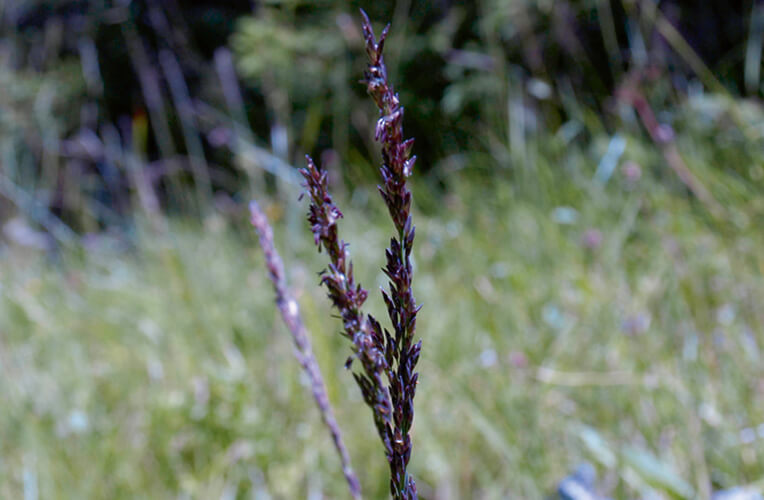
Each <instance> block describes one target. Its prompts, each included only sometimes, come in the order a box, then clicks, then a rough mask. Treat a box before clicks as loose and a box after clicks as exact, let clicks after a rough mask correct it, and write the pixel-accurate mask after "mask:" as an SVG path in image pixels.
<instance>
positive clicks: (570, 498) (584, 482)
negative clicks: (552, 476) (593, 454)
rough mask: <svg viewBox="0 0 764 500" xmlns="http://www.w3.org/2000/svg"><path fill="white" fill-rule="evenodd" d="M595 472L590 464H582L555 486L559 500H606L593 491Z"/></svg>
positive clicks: (595, 478)
mask: <svg viewBox="0 0 764 500" xmlns="http://www.w3.org/2000/svg"><path fill="white" fill-rule="evenodd" d="M596 480H597V471H596V470H595V469H594V466H593V465H592V464H590V463H586V462H585V463H582V464H581V465H579V466H578V467H577V468H576V470H575V471H573V473H572V474H571V475H569V476H568V477H566V478H565V479H563V480H562V481H560V483H559V484H558V485H557V497H558V498H559V500H606V499H605V498H604V497H601V496H599V495H598V494H597V493H596V491H594V490H595V481H596Z"/></svg>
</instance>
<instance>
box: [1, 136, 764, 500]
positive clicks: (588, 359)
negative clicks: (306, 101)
mask: <svg viewBox="0 0 764 500" xmlns="http://www.w3.org/2000/svg"><path fill="white" fill-rule="evenodd" d="M688 140H691V138H688ZM626 142H627V145H626V149H625V152H624V156H625V157H626V158H628V159H629V160H630V161H637V162H639V165H641V166H642V168H643V170H642V171H641V175H640V176H639V177H637V176H635V175H634V172H633V171H630V170H627V169H621V168H619V169H618V170H617V171H616V172H615V173H614V174H613V176H612V178H611V179H610V180H609V181H608V182H607V183H606V184H605V185H602V184H600V183H598V182H596V181H594V180H593V179H592V174H593V171H594V166H593V165H594V164H596V162H597V161H598V159H599V158H600V157H601V154H600V152H599V151H598V150H597V149H596V148H592V149H586V148H582V147H580V146H577V145H573V146H571V147H569V148H567V152H566V153H565V158H566V159H567V162H566V168H568V169H569V171H570V172H571V175H570V177H569V180H568V181H567V182H562V181H560V182H554V183H545V184H544V186H543V187H544V190H543V193H544V196H543V197H542V198H539V197H537V196H535V195H534V194H530V195H529V194H528V193H526V192H520V191H518V190H517V189H516V187H515V186H513V185H511V184H510V182H509V181H508V180H500V181H498V182H497V181H496V179H495V178H491V177H486V178H485V179H484V180H482V181H481V180H480V179H479V178H475V177H473V176H472V175H471V174H470V173H469V172H460V173H454V174H453V176H452V180H453V185H451V186H450V189H449V194H448V195H447V196H439V197H438V199H439V200H440V203H441V207H440V211H439V213H438V214H437V215H435V216H426V215H424V214H422V213H417V214H416V221H417V239H418V242H419V243H418V245H417V247H416V250H415V265H416V275H417V280H416V284H415V287H416V293H417V298H418V300H419V301H421V302H422V303H424V304H425V306H424V308H423V309H422V312H421V313H420V314H421V316H420V318H419V319H420V321H419V328H420V334H421V336H422V338H423V340H424V346H425V347H424V350H423V358H422V361H421V373H422V375H421V377H422V379H421V384H420V392H419V394H418V396H419V398H418V400H417V414H416V420H415V424H414V436H413V439H414V454H413V457H412V465H411V467H412V473H413V474H415V475H416V477H417V480H418V485H419V486H420V491H421V492H422V496H423V498H433V499H434V498H440V499H458V498H475V497H481V498H507V497H513V498H515V497H516V498H542V497H543V496H544V495H545V494H546V493H548V492H550V491H552V490H553V489H554V485H555V484H556V482H557V481H558V480H559V479H560V478H562V477H563V476H564V475H565V474H566V473H567V472H568V471H569V470H570V469H571V468H572V467H574V466H575V465H576V464H578V463H580V462H582V461H589V462H591V463H593V464H594V465H595V466H596V468H597V470H598V471H599V476H600V477H601V478H602V482H601V484H600V488H601V493H602V494H603V495H607V496H609V497H611V498H651V497H652V498H688V499H689V498H697V497H698V496H700V495H698V492H699V491H703V488H704V487H707V486H709V485H712V486H713V488H714V489H720V488H729V487H732V486H734V485H741V484H742V485H748V484H752V485H753V487H755V488H759V490H760V489H761V488H762V485H761V483H760V479H761V478H762V477H763V476H764V454H762V447H761V446H760V444H761V442H762V441H761V440H762V439H764V438H762V437H761V435H760V434H757V433H760V432H761V431H760V430H758V429H761V427H760V424H761V423H762V419H763V418H764V406H763V405H764V397H763V396H762V395H763V394H764V393H763V392H762V391H763V390H764V388H763V387H762V381H764V371H763V369H762V367H763V366H764V365H763V364H762V363H761V359H762V356H764V352H763V351H762V346H764V333H763V332H764V317H763V316H762V314H761V308H760V307H759V306H758V298H759V297H761V295H762V293H764V281H762V279H761V276H762V270H764V260H762V255H761V252H760V251H759V249H760V248H761V245H762V244H764V233H762V228H763V227H764V225H762V224H749V225H746V226H742V227H741V226H738V224H737V223H736V222H735V221H734V220H732V219H731V220H730V221H729V222H725V224H724V227H710V226H709V219H708V216H707V214H706V213H705V212H703V210H702V209H700V208H699V207H698V205H697V202H695V201H693V200H691V199H689V198H687V197H682V196H677V195H676V189H675V185H674V184H675V182H676V181H670V180H668V179H667V177H668V176H667V175H666V174H665V172H664V171H663V170H661V169H659V168H657V165H659V164H660V163H661V157H660V155H659V154H658V153H656V152H655V151H654V150H653V147H652V146H651V144H649V143H645V142H644V141H642V140H641V139H640V138H639V137H628V138H627V139H626ZM699 143H700V141H699ZM763 151H764V150H759V152H758V153H757V154H758V157H757V158H758V159H757V161H761V159H762V158H761V155H762V153H763ZM717 154H719V153H718V152H717V151H715V149H714V148H713V147H712V146H709V147H708V148H701V149H699V150H698V151H697V155H698V160H699V161H703V162H708V161H709V159H710V158H711V157H712V156H714V155H717ZM559 162H560V158H559V156H558V154H557V153H549V152H545V151H542V152H540V154H539V157H538V162H537V164H538V169H539V171H545V172H553V171H555V169H556V168H558V164H559ZM716 172H719V171H716ZM539 178H541V179H548V178H552V177H549V176H547V175H543V176H539ZM704 180H709V179H704ZM738 182H739V181H738V179H736V176H735V174H734V173H731V172H726V173H725V172H722V173H720V174H718V176H717V177H715V178H714V181H713V187H714V188H715V190H717V191H718V190H722V189H723V188H725V187H726V186H728V185H731V186H734V185H735V184H737V183H738ZM423 184H424V182H423V181H421V180H420V181H418V182H417V185H415V186H414V188H415V192H416V193H417V195H418V198H423V197H426V196H427V192H428V191H427V189H426V188H425V187H423ZM538 187H539V188H540V187H541V186H538ZM353 198H354V199H355V201H352V200H350V199H347V198H345V197H343V198H341V199H339V200H338V203H339V204H340V206H341V207H343V208H344V209H345V210H344V211H345V214H346V219H344V220H343V223H342V228H341V229H342V236H343V238H346V239H347V240H348V241H350V242H352V247H351V249H350V250H351V252H352V254H353V257H354V260H355V262H356V264H357V265H356V271H357V273H358V276H357V278H358V279H359V280H360V281H361V282H362V283H364V284H365V285H366V286H367V287H369V288H373V287H374V285H375V284H376V285H382V284H383V283H384V280H385V277H384V276H383V275H382V274H381V273H380V272H379V271H378V269H379V267H378V266H380V265H381V263H382V259H384V257H383V255H382V254H381V253H380V249H381V248H383V247H384V245H385V243H386V240H387V238H388V237H389V232H390V227H389V221H388V220H387V218H386V216H385V214H384V212H383V210H382V203H381V200H374V201H372V202H370V203H369V204H368V205H367V204H366V203H363V202H362V200H361V198H360V197H359V196H357V195H356V196H354V197H353ZM263 201H268V203H269V211H270V212H271V213H272V214H278V213H279V212H282V211H283V208H280V207H282V206H283V205H284V204H293V200H291V199H290V200H281V199H271V200H263ZM728 208H730V209H731V208H732V207H728ZM734 208H735V210H739V211H740V212H741V213H744V214H749V213H750V207H749V206H747V205H746V204H744V203H740V204H738V205H736V206H735V207H734ZM275 219H276V225H275V227H276V229H277V232H278V235H277V236H278V243H279V247H280V248H281V249H282V250H284V253H285V255H284V257H285V260H286V261H287V262H289V263H290V277H291V285H292V287H293V288H294V290H295V292H296V293H297V295H298V297H299V301H300V304H301V308H302V312H303V314H304V317H305V320H306V323H307V325H308V326H309V328H310V330H311V333H312V339H313V343H314V347H315V349H316V352H317V356H318V359H319V362H320V363H321V365H322V368H323V369H324V374H325V377H326V379H327V383H328V385H329V390H330V397H331V399H332V401H333V402H335V403H336V405H337V413H338V418H339V420H340V424H341V425H342V427H343V430H344V431H345V433H346V438H347V441H348V444H349V447H350V449H351V453H352V455H353V460H354V465H355V467H356V469H357V470H358V472H359V474H360V476H361V482H362V484H363V486H364V491H365V492H366V496H367V497H368V498H381V497H382V496H383V492H384V491H386V489H387V485H386V484H385V482H386V481H385V477H386V464H385V463H384V456H383V455H382V454H381V452H380V450H379V448H378V445H377V442H376V440H374V439H369V436H370V435H372V433H373V429H372V428H371V422H370V419H368V418H367V414H366V410H365V408H364V407H363V404H362V402H361V401H360V400H359V399H358V398H359V395H358V391H357V388H356V387H355V386H354V384H353V381H352V378H351V377H349V375H348V373H347V372H346V371H345V370H344V369H343V368H342V366H343V363H344V360H345V358H346V356H347V344H346V342H344V340H343V339H342V338H341V337H340V336H339V335H337V334H336V331H337V328H338V327H339V325H338V324H337V323H334V322H331V321H330V322H327V321H326V320H325V318H326V317H327V316H329V315H330V310H329V308H330V306H329V303H328V301H327V300H326V298H325V296H324V294H323V291H322V290H321V289H320V288H319V287H318V286H317V284H316V277H315V274H314V271H315V270H317V269H320V268H321V266H322V265H323V264H322V263H323V256H321V255H317V254H316V253H315V250H314V248H313V245H312V242H311V240H310V238H309V237H303V238H300V239H298V240H294V241H292V242H291V243H290V237H289V235H288V234H287V233H286V231H285V230H286V227H285V226H284V225H283V224H282V223H281V222H282V220H281V219H278V217H275ZM140 227H141V228H143V230H142V231H140V232H139V234H138V236H137V240H136V247H135V248H130V247H129V246H126V245H125V244H124V242H121V241H120V240H118V239H115V238H113V237H109V236H108V235H100V236H97V237H92V238H89V239H87V240H84V241H83V245H84V247H83V249H82V250H81V251H67V252H64V253H62V254H61V255H60V258H59V260H58V261H57V262H56V261H52V260H50V259H49V258H46V257H45V255H44V254H43V253H39V252H32V251H30V250H28V249H24V248H21V247H12V248H7V249H6V250H5V252H6V253H5V257H6V258H4V259H2V260H0V274H2V276H3V280H2V284H1V286H0V332H2V336H0V370H1V372H0V373H2V377H0V391H2V393H3V394H4V395H5V398H6V402H7V404H5V405H3V406H2V409H0V434H2V435H3V436H4V439H3V440H2V441H1V442H0V456H1V457H2V459H1V461H0V496H3V497H8V498H17V497H20V496H22V495H23V494H26V495H27V496H29V495H32V493H34V492H36V493H37V494H39V497H40V498H49V497H79V498H81V497H86V498H104V497H107V498H134V497H135V496H144V495H147V494H148V495H152V496H157V495H159V496H177V495H178V494H180V495H187V496H189V497H191V498H217V497H221V496H225V497H228V498H236V497H238V496H245V497H246V496H251V495H255V496H258V495H259V496H260V497H261V498H305V497H308V496H310V495H311V494H313V495H321V496H324V497H329V498H342V497H343V496H344V494H345V484H344V480H343V477H342V475H341V471H340V469H339V467H338V463H337V458H336V456H335V454H334V451H333V449H332V447H331V443H330V438H329V436H328V434H327V433H326V431H325V429H324V427H323V426H322V425H321V422H320V418H319V416H318V414H317V412H316V409H315V407H314V404H313V402H312V400H311V398H310V395H309V389H308V388H307V387H306V386H305V385H304V381H302V380H301V377H300V369H299V366H298V365H297V363H295V362H294V359H293V357H292V347H291V340H290V338H289V335H288V333H287V332H286V331H285V329H284V327H283V325H282V324H281V322H280V319H279V317H278V313H277V312H276V311H275V309H274V307H273V304H272V293H271V290H270V286H269V283H268V281H267V276H266V272H265V270H264V269H263V262H262V258H261V255H260V252H259V250H258V249H257V245H256V242H255V237H254V234H253V232H252V230H251V228H250V227H248V224H247V223H246V221H245V220H244V219H243V217H242V218H233V217H230V216H229V215H227V214H223V213H218V214H214V215H212V216H210V217H209V218H208V219H207V220H206V222H205V224H204V226H199V225H197V224H196V223H193V224H188V223H181V222H179V221H177V220H176V221H174V222H173V223H172V225H171V226H170V227H169V228H168V229H169V230H168V232H166V233H164V234H161V233H159V234H157V233H155V232H153V231H151V230H150V229H149V227H150V226H149V225H148V224H140ZM375 269H376V270H375ZM369 305H370V307H371V308H372V310H371V311H370V312H372V313H374V314H376V313H383V310H384V304H383V302H382V300H380V297H379V296H378V295H377V294H372V297H371V298H370V300H369ZM757 426H758V427H757ZM757 482H758V483H757ZM651 495H652V496H651Z"/></svg>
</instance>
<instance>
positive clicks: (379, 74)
mask: <svg viewBox="0 0 764 500" xmlns="http://www.w3.org/2000/svg"><path fill="white" fill-rule="evenodd" d="M361 13H362V15H363V35H364V40H365V42H366V53H367V54H368V56H369V66H368V69H367V71H366V74H365V79H364V83H365V84H366V86H367V90H368V92H369V95H370V96H371V97H372V98H373V99H374V102H375V104H376V105H377V108H378V109H379V113H380V118H379V120H378V121H377V125H376V133H375V139H376V140H377V141H379V142H380V143H381V144H382V167H381V169H380V172H381V175H382V181H383V183H382V184H381V185H380V186H379V192H380V194H381V195H382V199H383V200H384V202H385V204H386V205H387V209H388V211H389V213H390V217H391V218H392V220H393V224H394V226H395V230H396V234H395V236H393V238H391V239H390V246H389V248H387V249H386V250H385V258H386V265H385V267H384V272H385V275H387V277H388V278H389V280H390V281H389V290H388V291H387V292H385V291H384V290H383V291H382V295H383V297H384V300H385V304H386V305H387V311H388V315H389V317H390V322H391V325H392V330H393V331H392V333H391V332H390V331H388V330H387V329H383V328H382V326H381V325H380V323H379V321H377V320H376V319H375V318H374V317H372V316H371V315H366V316H364V314H363V313H362V312H361V307H362V306H363V303H364V302H365V301H366V298H367V295H368V294H367V292H366V290H364V289H363V288H362V287H361V285H359V284H356V283H355V281H354V278H353V265H352V263H351V262H350V260H349V256H348V252H347V244H346V243H345V242H344V241H341V240H339V237H338V231H337V221H338V220H339V219H340V218H341V217H342V212H340V210H339V209H338V208H337V206H336V205H335V204H334V203H333V201H332V197H331V195H330V194H329V192H328V188H327V174H326V172H322V171H320V170H319V168H318V167H317V166H316V164H315V163H314V162H313V160H312V159H311V158H310V157H308V158H307V164H308V166H307V168H305V169H303V170H302V174H303V176H304V177H305V181H306V182H305V186H306V189H307V192H308V194H309V196H310V200H311V204H310V212H309V214H308V221H309V222H310V224H311V229H312V231H313V237H314V240H315V243H316V245H317V246H318V249H319V251H321V249H322V248H323V249H324V250H326V252H327V253H328V254H329V259H330V264H329V267H328V268H327V269H326V270H324V271H323V273H322V279H321V282H322V284H324V285H325V286H326V287H327V289H328V290H329V298H330V299H331V300H332V303H333V304H334V306H335V307H336V308H337V309H338V310H339V312H340V316H341V317H342V321H343V327H344V334H345V336H347V337H348V338H349V339H350V340H351V341H352V342H353V347H354V351H355V354H356V356H358V357H359V358H360V360H361V365H362V368H363V370H362V372H361V373H355V374H354V377H355V379H356V381H357V382H358V386H359V387H360V388H361V392H362V393H363V397H364V400H365V401H366V403H367V404H368V405H369V407H370V408H371V409H372V413H373V415H374V422H375V424H376V427H377V432H378V434H379V437H380V438H381V440H382V443H383V444H384V446H385V454H386V456H387V460H388V462H389V465H390V493H391V495H392V497H393V498H394V499H396V500H397V499H407V500H408V499H414V498H417V490H416V484H415V482H414V479H413V478H412V477H411V476H409V475H408V473H407V467H408V463H409V460H410V459H411V436H410V432H411V426H412V424H413V421H414V394H415V393H416V386H417V381H418V377H419V375H418V374H417V373H416V372H415V371H414V369H415V367H416V363H417V361H418V360H419V353H420V349H421V342H418V343H416V344H414V343H413V339H414V332H415V329H416V315H417V312H418V310H419V308H418V307H417V304H416V300H415V298H414V294H413V291H412V287H411V285H412V278H413V272H412V266H411V259H410V257H411V251H412V249H413V244H414V234H415V233H414V225H413V224H412V222H411V192H410V191H409V189H408V187H407V186H406V179H407V178H408V177H409V176H410V175H411V173H412V169H413V167H414V163H415V161H416V157H415V156H412V155H411V149H412V147H413V144H414V140H413V139H404V136H403V126H402V121H403V107H402V106H401V105H400V100H399V98H398V95H397V94H396V93H395V92H394V90H393V87H392V85H391V84H390V83H389V81H388V77H387V68H386V67H385V62H384V58H383V56H382V51H383V48H384V42H385V38H386V36H387V33H388V29H389V25H388V27H386V28H385V29H384V31H383V32H382V34H381V35H380V37H379V40H377V39H376V37H375V35H374V31H373V29H372V27H371V22H370V21H369V18H368V16H367V15H366V13H365V12H363V11H361ZM350 361H352V358H351V360H350ZM383 375H384V376H386V380H387V385H385V382H384V380H383Z"/></svg>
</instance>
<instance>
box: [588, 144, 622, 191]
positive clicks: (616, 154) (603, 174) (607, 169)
mask: <svg viewBox="0 0 764 500" xmlns="http://www.w3.org/2000/svg"><path fill="white" fill-rule="evenodd" d="M625 150H626V139H624V138H623V137H621V136H620V135H618V134H615V135H614V136H613V137H612V138H611V139H610V144H608V147H607V151H606V152H605V154H604V155H603V156H602V159H601V160H600V163H599V165H597V171H596V172H595V173H594V180H595V181H596V182H598V183H599V184H607V181H608V180H610V176H612V175H613V172H615V167H616V166H618V160H620V159H621V155H622V154H623V152H624V151H625Z"/></svg>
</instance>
